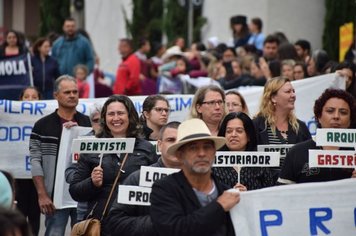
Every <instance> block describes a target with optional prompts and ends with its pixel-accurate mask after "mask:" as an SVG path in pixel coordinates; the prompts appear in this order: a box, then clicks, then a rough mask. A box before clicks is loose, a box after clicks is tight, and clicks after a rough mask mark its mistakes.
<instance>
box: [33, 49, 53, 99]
mask: <svg viewBox="0 0 356 236" xmlns="http://www.w3.org/2000/svg"><path fill="white" fill-rule="evenodd" d="M31 63H32V74H33V82H34V85H35V86H36V87H37V88H38V89H39V90H40V92H41V93H42V94H44V92H46V91H48V90H50V91H53V84H54V81H55V80H56V79H57V78H58V77H59V75H60V73H59V67H58V63H57V61H56V59H54V58H53V57H51V56H47V57H46V58H45V61H44V62H43V61H42V60H41V57H40V56H39V55H35V56H33V57H32V58H31Z"/></svg>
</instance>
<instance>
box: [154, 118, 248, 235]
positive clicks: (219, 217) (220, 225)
mask: <svg viewBox="0 0 356 236" xmlns="http://www.w3.org/2000/svg"><path fill="white" fill-rule="evenodd" d="M177 140H178V141H177V142H176V143H175V144H172V145H171V146H170V147H169V148H168V150H167V152H168V154H171V155H176V157H177V158H178V159H180V160H181V161H182V162H183V166H182V171H180V172H178V173H174V174H172V175H169V176H167V177H165V178H163V179H161V180H159V181H157V182H155V183H154V184H153V187H152V193H151V218H152V222H153V225H154V227H155V228H156V230H157V231H158V234H159V235H169V236H174V235H177V236H178V235H185V236H187V235H192V236H193V235H194V236H196V235H235V233H234V229H233V226H232V222H231V219H230V215H229V214H228V211H229V210H230V209H231V208H232V207H233V206H235V205H236V204H237V203H238V202H239V201H240V194H239V191H237V190H235V191H226V190H227V189H228V187H227V186H225V185H223V184H221V183H219V182H218V181H217V180H216V179H215V178H214V177H213V176H212V172H211V167H212V165H213V163H214V159H215V152H216V150H217V149H219V148H220V147H222V146H223V145H224V144H225V138H223V137H216V136H212V135H211V133H210V131H209V129H208V127H207V126H206V124H205V123H204V122H203V121H202V120H201V119H190V120H187V121H184V122H183V123H181V125H180V126H179V127H178V135H177ZM238 187H241V188H242V189H243V188H244V187H243V186H242V185H241V186H238Z"/></svg>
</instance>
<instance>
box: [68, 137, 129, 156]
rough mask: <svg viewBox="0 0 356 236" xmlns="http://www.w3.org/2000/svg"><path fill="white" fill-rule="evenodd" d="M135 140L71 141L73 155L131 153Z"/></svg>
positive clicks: (86, 139) (99, 139) (100, 139)
mask: <svg viewBox="0 0 356 236" xmlns="http://www.w3.org/2000/svg"><path fill="white" fill-rule="evenodd" d="M134 145H135V138H96V139H88V138H84V139H82V138H81V139H73V143H72V152H74V153H132V152H133V150H134Z"/></svg>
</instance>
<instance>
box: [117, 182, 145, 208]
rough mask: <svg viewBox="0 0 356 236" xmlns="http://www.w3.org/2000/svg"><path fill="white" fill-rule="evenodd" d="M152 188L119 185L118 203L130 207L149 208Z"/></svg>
mask: <svg viewBox="0 0 356 236" xmlns="http://www.w3.org/2000/svg"><path fill="white" fill-rule="evenodd" d="M150 195H151V188H147V187H141V186H130V185H119V192H118V196H117V202H118V203H122V204H128V205H140V206H149V205H151V203H150Z"/></svg>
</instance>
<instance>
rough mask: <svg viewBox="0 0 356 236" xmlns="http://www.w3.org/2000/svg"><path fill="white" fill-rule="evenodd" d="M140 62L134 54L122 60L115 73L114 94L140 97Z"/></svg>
mask: <svg viewBox="0 0 356 236" xmlns="http://www.w3.org/2000/svg"><path fill="white" fill-rule="evenodd" d="M140 71H141V66H140V60H139V59H138V58H137V56H136V55H135V54H131V55H130V56H128V57H127V58H126V59H124V60H123V61H122V62H121V64H120V65H119V68H118V69H117V72H116V81H115V84H114V89H113V90H114V94H123V95H141V93H142V89H141V83H140Z"/></svg>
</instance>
